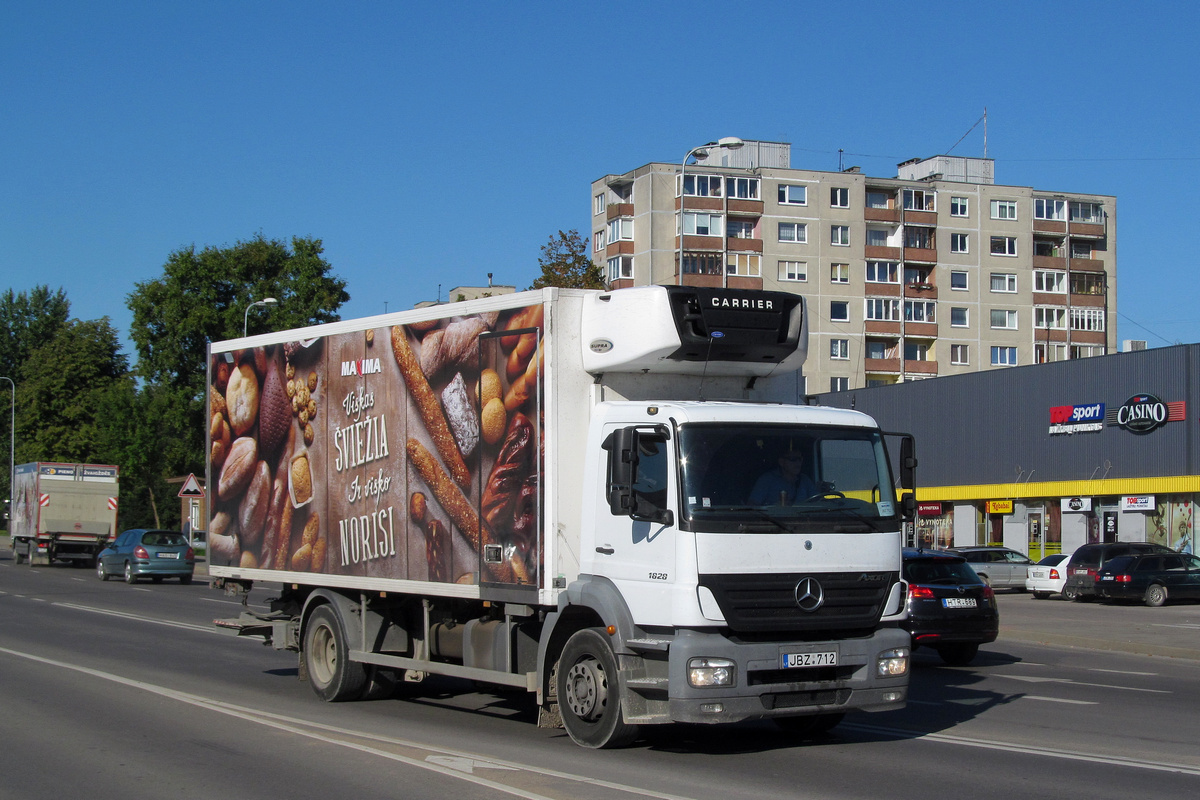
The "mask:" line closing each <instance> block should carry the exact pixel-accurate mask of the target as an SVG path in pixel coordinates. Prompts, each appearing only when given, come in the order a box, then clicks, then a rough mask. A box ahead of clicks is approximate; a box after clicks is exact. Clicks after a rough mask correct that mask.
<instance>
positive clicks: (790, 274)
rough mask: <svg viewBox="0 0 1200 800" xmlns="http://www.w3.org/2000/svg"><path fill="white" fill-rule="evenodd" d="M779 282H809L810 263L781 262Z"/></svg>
mask: <svg viewBox="0 0 1200 800" xmlns="http://www.w3.org/2000/svg"><path fill="white" fill-rule="evenodd" d="M779 280H781V281H806V280H808V262H807V261H780V262H779Z"/></svg>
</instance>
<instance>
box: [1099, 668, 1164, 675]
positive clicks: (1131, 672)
mask: <svg viewBox="0 0 1200 800" xmlns="http://www.w3.org/2000/svg"><path fill="white" fill-rule="evenodd" d="M1088 671H1089V672H1109V673H1112V674H1113V675H1142V676H1145V677H1147V678H1154V677H1158V673H1157V672H1135V671H1134V670H1131V669H1100V668H1099V667H1089V668H1088Z"/></svg>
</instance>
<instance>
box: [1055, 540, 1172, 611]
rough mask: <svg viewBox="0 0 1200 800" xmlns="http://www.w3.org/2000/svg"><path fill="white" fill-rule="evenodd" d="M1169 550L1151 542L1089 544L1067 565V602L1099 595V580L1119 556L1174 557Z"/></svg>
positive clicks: (1064, 592) (1074, 554)
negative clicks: (1156, 555) (1097, 592)
mask: <svg viewBox="0 0 1200 800" xmlns="http://www.w3.org/2000/svg"><path fill="white" fill-rule="evenodd" d="M1173 552H1175V551H1174V550H1171V549H1170V548H1169V547H1163V546H1162V545H1161V544H1151V543H1149V542H1105V543H1102V544H1085V545H1083V546H1082V547H1080V548H1079V549H1078V550H1076V551H1075V552H1074V553H1072V554H1071V559H1070V560H1069V561H1067V582H1066V583H1065V584H1064V585H1063V592H1062V593H1063V597H1065V598H1066V599H1067V600H1092V599H1094V598H1095V597H1096V596H1097V595H1096V576H1097V575H1098V574H1099V572H1100V570H1101V569H1102V568H1103V567H1104V565H1105V564H1106V563H1108V561H1109V559H1112V558H1116V557H1117V556H1130V555H1140V554H1141V553H1173Z"/></svg>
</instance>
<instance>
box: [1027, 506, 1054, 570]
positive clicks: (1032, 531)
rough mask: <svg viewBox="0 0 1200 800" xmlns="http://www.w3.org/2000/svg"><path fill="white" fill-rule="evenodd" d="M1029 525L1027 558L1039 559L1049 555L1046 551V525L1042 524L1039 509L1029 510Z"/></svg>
mask: <svg viewBox="0 0 1200 800" xmlns="http://www.w3.org/2000/svg"><path fill="white" fill-rule="evenodd" d="M1028 525H1029V559H1030V560H1031V561H1041V560H1042V558H1044V557H1045V556H1048V555H1050V554H1049V553H1047V552H1046V542H1045V531H1046V527H1045V525H1044V524H1043V520H1042V513H1041V512H1040V511H1036V512H1035V511H1030V512H1029V518H1028Z"/></svg>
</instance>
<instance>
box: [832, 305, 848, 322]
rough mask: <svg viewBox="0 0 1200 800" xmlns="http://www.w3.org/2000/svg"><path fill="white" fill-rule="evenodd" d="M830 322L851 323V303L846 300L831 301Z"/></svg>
mask: <svg viewBox="0 0 1200 800" xmlns="http://www.w3.org/2000/svg"><path fill="white" fill-rule="evenodd" d="M829 320H830V322H849V321H850V303H849V302H848V301H846V300H830V301H829Z"/></svg>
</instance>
